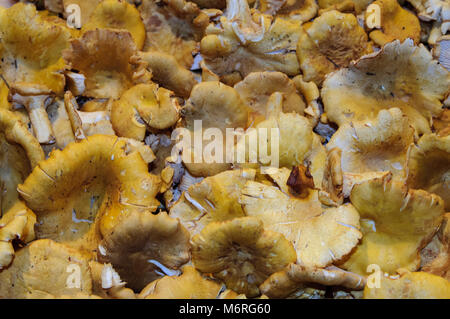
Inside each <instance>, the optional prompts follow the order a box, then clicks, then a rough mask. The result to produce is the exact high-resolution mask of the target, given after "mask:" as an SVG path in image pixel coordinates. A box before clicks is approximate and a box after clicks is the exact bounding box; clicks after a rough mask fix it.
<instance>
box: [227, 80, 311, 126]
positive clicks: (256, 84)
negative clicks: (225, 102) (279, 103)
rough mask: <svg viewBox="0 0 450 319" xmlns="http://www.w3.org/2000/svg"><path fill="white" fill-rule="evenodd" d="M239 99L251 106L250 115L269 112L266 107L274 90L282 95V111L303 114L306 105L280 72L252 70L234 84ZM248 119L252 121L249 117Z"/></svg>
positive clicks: (261, 115)
mask: <svg viewBox="0 0 450 319" xmlns="http://www.w3.org/2000/svg"><path fill="white" fill-rule="evenodd" d="M234 88H235V90H236V91H237V92H238V93H239V95H240V97H241V99H242V100H243V101H244V102H245V103H246V104H247V105H248V106H249V107H250V108H251V110H252V113H254V115H253V116H252V117H258V116H259V117H262V119H263V120H264V119H265V118H266V116H267V115H268V114H269V112H270V111H269V110H267V108H268V107H269V105H268V100H269V98H270V96H271V95H272V94H273V93H275V92H280V93H282V95H283V112H285V113H289V112H296V113H299V114H300V115H303V111H304V109H305V107H306V105H305V102H304V101H303V99H302V97H301V96H300V95H299V94H298V92H297V88H296V86H295V84H294V82H293V81H292V80H290V79H289V77H288V76H287V75H286V74H284V73H281V72H253V73H250V74H249V75H247V76H246V77H245V79H244V80H242V81H241V82H239V83H237V84H236V85H235V86H234ZM249 121H254V119H253V118H251V119H250V120H249Z"/></svg>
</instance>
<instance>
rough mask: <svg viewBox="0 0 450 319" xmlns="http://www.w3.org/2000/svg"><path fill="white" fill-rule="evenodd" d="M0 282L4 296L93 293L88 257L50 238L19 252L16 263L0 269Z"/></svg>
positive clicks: (34, 243) (21, 296)
mask: <svg viewBox="0 0 450 319" xmlns="http://www.w3.org/2000/svg"><path fill="white" fill-rule="evenodd" d="M71 275H73V276H72V277H70V276H71ZM0 282H1V285H0V297H1V298H27V297H28V298H30V297H31V298H34V297H36V296H35V295H34V294H35V293H46V294H49V295H53V296H62V295H65V296H73V295H76V294H80V293H81V294H85V295H90V294H91V293H92V276H91V272H90V268H89V264H88V259H87V258H86V256H84V255H83V254H81V253H80V252H79V251H77V250H75V249H71V248H69V247H67V246H65V245H62V244H58V243H55V242H53V241H52V240H48V239H42V240H37V241H34V242H32V243H31V244H30V245H28V246H27V247H25V248H23V249H21V250H20V251H18V252H17V254H16V257H15V259H14V262H13V264H12V265H11V266H10V267H9V268H8V269H5V270H3V271H2V272H0Z"/></svg>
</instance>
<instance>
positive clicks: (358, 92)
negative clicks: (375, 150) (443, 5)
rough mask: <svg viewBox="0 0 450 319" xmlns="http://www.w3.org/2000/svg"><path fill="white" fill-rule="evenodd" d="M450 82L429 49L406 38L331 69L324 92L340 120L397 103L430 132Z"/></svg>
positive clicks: (333, 115) (422, 130) (334, 117)
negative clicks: (350, 62)
mask: <svg viewBox="0 0 450 319" xmlns="http://www.w3.org/2000/svg"><path fill="white" fill-rule="evenodd" d="M449 84H450V74H449V73H448V71H447V70H445V69H444V68H442V67H441V66H440V65H439V64H438V63H437V62H436V61H434V60H432V56H431V54H430V53H429V52H428V50H427V49H426V48H425V47H423V46H418V47H417V46H414V44H413V42H412V41H411V40H406V41H405V42H403V43H400V42H399V41H394V42H392V43H389V44H387V45H385V46H384V48H383V49H382V50H381V51H379V52H377V53H374V54H371V55H366V56H364V57H362V58H361V59H360V60H358V61H357V62H355V63H354V64H351V65H350V66H349V67H348V68H344V69H341V70H339V71H337V72H335V73H331V74H330V75H329V76H328V77H327V78H326V80H325V81H324V83H323V88H322V92H321V94H322V100H323V103H324V107H325V112H326V113H327V115H328V118H329V119H330V120H331V121H333V122H335V123H337V124H338V125H342V124H344V123H347V122H350V121H354V120H357V121H359V120H365V119H371V118H372V119H373V118H375V117H376V116H377V114H378V112H379V111H380V110H382V109H388V108H392V107H398V108H400V109H401V110H402V112H403V113H404V114H406V115H407V116H408V117H409V119H410V121H411V123H412V125H413V126H414V128H415V129H416V131H417V133H418V134H423V133H427V132H430V120H431V118H432V117H435V116H438V115H439V114H440V113H441V112H442V109H441V106H442V102H441V101H442V100H444V99H445V97H446V96H447V95H448V94H449V87H450V85H449Z"/></svg>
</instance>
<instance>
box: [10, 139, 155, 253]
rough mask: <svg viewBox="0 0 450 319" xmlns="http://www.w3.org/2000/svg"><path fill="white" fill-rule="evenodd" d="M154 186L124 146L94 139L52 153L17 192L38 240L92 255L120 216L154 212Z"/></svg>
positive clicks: (139, 159) (138, 158)
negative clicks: (29, 213)
mask: <svg viewBox="0 0 450 319" xmlns="http://www.w3.org/2000/svg"><path fill="white" fill-rule="evenodd" d="M158 185H159V180H158V178H157V177H156V176H153V175H151V174H149V173H148V169H147V163H146V162H145V161H144V160H143V159H142V157H141V155H140V153H139V152H137V151H132V150H131V149H130V148H129V145H128V144H127V142H126V141H125V140H123V139H119V138H117V137H114V136H107V135H94V136H89V137H88V138H86V139H84V140H82V141H81V142H79V143H71V144H69V145H68V146H67V147H66V148H65V149H64V150H63V151H54V152H52V153H51V154H50V157H49V158H48V159H47V160H45V161H42V162H40V163H39V165H38V166H36V167H35V169H34V170H33V171H32V172H31V174H30V175H29V176H28V178H27V179H26V180H25V181H24V182H23V184H21V185H19V187H18V190H19V192H20V194H21V196H22V198H24V200H25V202H26V203H27V205H29V207H30V208H31V209H32V210H34V211H35V212H36V213H37V215H38V221H39V225H38V226H37V227H36V231H37V236H38V238H50V239H53V240H55V241H58V242H65V243H68V244H69V245H71V246H75V247H80V248H84V249H86V250H87V251H90V252H93V251H95V250H96V249H97V245H98V241H99V236H100V233H103V232H105V231H107V230H108V229H110V228H111V227H112V226H113V225H114V224H115V223H116V222H117V219H118V217H119V216H120V215H122V214H126V213H127V212H129V211H133V210H137V211H146V210H150V211H154V210H156V208H157V206H158V205H159V203H158V201H157V200H156V199H155V196H156V194H157V193H158V190H159V186H158Z"/></svg>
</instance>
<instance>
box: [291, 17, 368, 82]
mask: <svg viewBox="0 0 450 319" xmlns="http://www.w3.org/2000/svg"><path fill="white" fill-rule="evenodd" d="M371 51H372V48H371V46H370V44H369V42H368V37H367V34H366V33H365V32H364V29H363V28H361V27H360V26H359V24H358V20H357V19H356V17H355V16H354V15H353V14H346V13H340V12H338V11H335V10H332V11H328V12H325V13H324V14H322V15H321V16H319V17H318V18H316V19H314V21H313V22H312V23H311V26H310V27H308V29H307V30H306V32H305V33H303V34H302V36H301V37H300V39H299V41H298V44H297V57H298V60H299V62H300V68H301V69H302V71H303V76H304V79H305V80H306V81H314V82H315V83H317V84H320V83H322V81H323V79H324V78H325V76H326V75H327V74H328V73H330V72H332V71H334V70H336V69H339V68H341V67H347V66H348V65H349V64H350V62H351V61H353V60H356V59H358V58H359V57H361V56H362V55H364V54H367V53H369V52H371Z"/></svg>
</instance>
